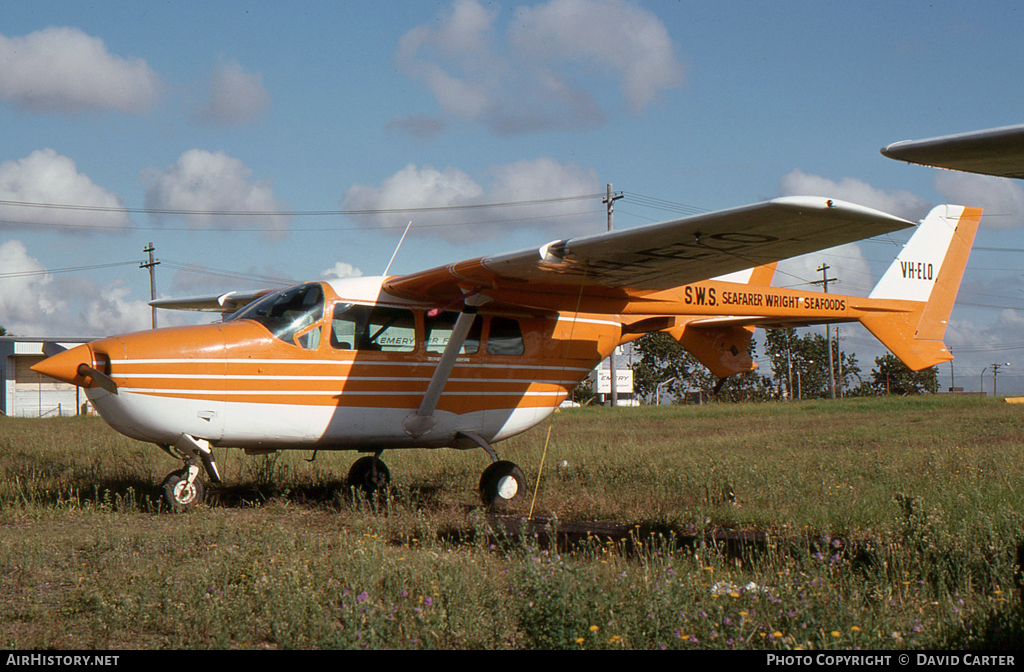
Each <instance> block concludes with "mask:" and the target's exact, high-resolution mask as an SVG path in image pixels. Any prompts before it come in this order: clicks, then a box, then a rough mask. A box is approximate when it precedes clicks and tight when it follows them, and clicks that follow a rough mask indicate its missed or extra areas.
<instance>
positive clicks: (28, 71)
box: [0, 27, 160, 114]
mask: <svg viewBox="0 0 1024 672" xmlns="http://www.w3.org/2000/svg"><path fill="white" fill-rule="evenodd" d="M0 63H2V64H3V67H0V98H3V99H5V100H8V101H10V102H12V103H13V104H14V105H16V106H17V107H19V108H21V109H23V110H28V111H31V112H61V113H77V112H85V111H89V110H100V111H103V110H118V111H120V112H127V113H129V114H140V113H143V112H148V111H149V110H150V109H152V108H153V106H154V105H155V104H156V101H157V98H158V94H159V89H160V78H159V77H158V76H157V74H156V73H155V72H153V70H151V69H150V67H149V65H147V64H146V62H145V61H144V60H142V59H126V58H122V57H120V56H115V55H112V54H110V53H109V52H108V51H107V48H106V45H104V43H103V40H101V39H99V38H98V37H91V36H89V35H86V34H85V33H83V32H82V31H81V30H79V29H77V28H55V27H51V28H46V29H43V30H39V31H36V32H34V33H31V34H29V35H26V36H24V37H5V36H3V35H0Z"/></svg>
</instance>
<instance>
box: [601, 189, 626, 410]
mask: <svg viewBox="0 0 1024 672" xmlns="http://www.w3.org/2000/svg"><path fill="white" fill-rule="evenodd" d="M606 193H607V195H606V196H605V198H604V200H602V201H601V202H602V203H604V204H606V205H607V206H608V230H609V231H611V230H612V229H614V228H615V226H614V224H613V221H612V219H613V217H612V213H614V212H615V205H614V204H615V201H617V200H619V199H620V198H622V194H618V195H616V194H613V193H612V185H611V183H610V182H609V183H608V190H607V192H606ZM618 347H619V344H618V343H616V344H615V347H614V348H612V354H611V356H610V357H608V373H609V374H610V376H611V383H612V397H611V405H612V406H618V405H619V391H618V387H619V385H618V382H619V381H618V372H616V370H615V350H616V349H617V348H618Z"/></svg>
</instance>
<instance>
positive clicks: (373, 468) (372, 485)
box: [348, 455, 391, 496]
mask: <svg viewBox="0 0 1024 672" xmlns="http://www.w3.org/2000/svg"><path fill="white" fill-rule="evenodd" d="M390 484H391V472H389V471H388V468H387V465H385V464H384V463H383V462H381V461H380V458H378V457H376V456H372V455H367V456H366V457H360V458H359V459H358V460H356V461H355V462H353V463H352V468H351V469H349V470H348V487H350V488H359V489H360V490H362V491H363V492H364V493H365V494H366V495H368V496H369V495H373V494H375V493H377V492H381V491H383V490H386V489H387V487H388V486H389V485H390Z"/></svg>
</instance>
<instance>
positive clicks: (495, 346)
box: [487, 317, 526, 355]
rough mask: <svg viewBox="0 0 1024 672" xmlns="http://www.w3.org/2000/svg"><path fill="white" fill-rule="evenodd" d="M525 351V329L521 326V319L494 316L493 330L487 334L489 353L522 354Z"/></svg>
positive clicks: (492, 319)
mask: <svg viewBox="0 0 1024 672" xmlns="http://www.w3.org/2000/svg"><path fill="white" fill-rule="evenodd" d="M525 351H526V348H525V346H524V345H523V330H522V329H520V328H519V320H513V319H511V318H508V317H492V318H491V330H490V331H489V332H488V334H487V354H489V355H521V354H523V353H524V352H525Z"/></svg>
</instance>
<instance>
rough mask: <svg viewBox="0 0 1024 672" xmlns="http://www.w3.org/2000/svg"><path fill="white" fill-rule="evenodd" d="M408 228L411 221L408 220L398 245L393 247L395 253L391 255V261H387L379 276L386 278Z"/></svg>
mask: <svg viewBox="0 0 1024 672" xmlns="http://www.w3.org/2000/svg"><path fill="white" fill-rule="evenodd" d="M410 226H412V220H411V219H410V220H409V223H408V224H406V225H405V232H403V233H402V237H401V239H399V241H398V245H397V246H396V247H395V252H394V254H392V255H391V261H389V262H388V265H387V266H385V267H384V272H383V273H382V274H381V275H383V276H384V277H387V275H388V271H390V270H391V264H392V263H393V262H394V261H395V257H397V256H398V250H399V248H401V247H402V243H403V242H404V241H405V234H407V233H409V227H410Z"/></svg>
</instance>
